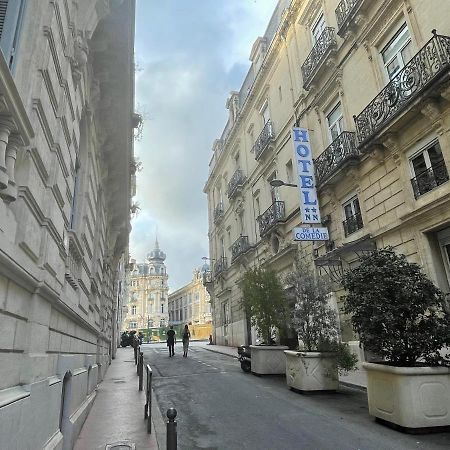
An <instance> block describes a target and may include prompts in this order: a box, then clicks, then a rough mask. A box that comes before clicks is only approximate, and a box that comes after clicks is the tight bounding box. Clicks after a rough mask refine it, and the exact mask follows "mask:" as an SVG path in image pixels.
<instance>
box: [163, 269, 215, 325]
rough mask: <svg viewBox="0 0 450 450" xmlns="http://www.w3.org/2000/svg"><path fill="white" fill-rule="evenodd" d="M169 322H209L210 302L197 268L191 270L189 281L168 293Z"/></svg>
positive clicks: (201, 273) (178, 323)
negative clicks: (190, 279)
mask: <svg viewBox="0 0 450 450" xmlns="http://www.w3.org/2000/svg"><path fill="white" fill-rule="evenodd" d="M169 322H170V323H171V324H172V325H185V324H191V325H200V324H207V323H211V303H210V299H209V294H208V291H207V290H206V288H205V286H204V285H203V272H202V271H200V270H199V269H195V270H194V271H193V274H192V281H191V282H190V283H188V284H186V285H185V286H183V287H181V288H180V289H177V290H176V291H175V292H172V293H171V294H170V295H169Z"/></svg>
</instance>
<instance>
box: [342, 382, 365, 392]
mask: <svg viewBox="0 0 450 450" xmlns="http://www.w3.org/2000/svg"><path fill="white" fill-rule="evenodd" d="M339 384H340V385H342V386H345V387H348V388H350V389H355V390H357V391H361V392H367V388H366V387H365V386H361V385H359V384H353V383H349V382H348V381H341V380H339Z"/></svg>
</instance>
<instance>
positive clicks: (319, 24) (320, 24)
mask: <svg viewBox="0 0 450 450" xmlns="http://www.w3.org/2000/svg"><path fill="white" fill-rule="evenodd" d="M326 26H327V24H326V23H325V17H324V15H323V14H321V15H320V17H319V18H318V19H317V21H316V23H315V25H314V26H313V27H312V35H313V44H315V43H316V42H317V41H318V40H319V38H320V35H321V34H322V33H323V30H324V29H325V27H326Z"/></svg>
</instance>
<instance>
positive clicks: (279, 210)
mask: <svg viewBox="0 0 450 450" xmlns="http://www.w3.org/2000/svg"><path fill="white" fill-rule="evenodd" d="M283 219H284V202H281V201H276V202H273V203H272V205H271V206H269V208H267V209H266V211H264V212H263V213H262V214H261V215H260V216H259V217H258V219H257V220H258V224H259V235H260V236H264V235H265V234H266V233H267V232H268V231H269V230H270V229H271V228H272V227H273V226H274V225H275V224H277V223H278V222H280V221H281V220H283Z"/></svg>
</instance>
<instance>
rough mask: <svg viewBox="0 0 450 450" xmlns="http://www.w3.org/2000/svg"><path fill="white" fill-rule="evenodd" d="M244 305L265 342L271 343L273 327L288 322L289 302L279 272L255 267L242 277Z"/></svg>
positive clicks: (279, 327)
mask: <svg viewBox="0 0 450 450" xmlns="http://www.w3.org/2000/svg"><path fill="white" fill-rule="evenodd" d="M241 289H242V306H243V308H244V309H245V311H246V312H247V313H248V314H249V315H250V317H251V324H252V325H253V326H254V327H255V328H256V330H257V332H258V334H259V335H260V336H261V337H262V338H263V340H264V341H265V343H267V344H270V343H271V341H272V339H271V336H272V330H273V328H278V329H282V328H283V327H284V326H285V324H286V318H287V304H286V299H285V296H284V292H283V287H282V286H281V283H280V280H279V279H278V277H277V274H276V273H275V272H274V271H273V270H270V269H263V268H254V269H250V270H248V271H247V272H245V273H244V276H243V277H242V284H241Z"/></svg>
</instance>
